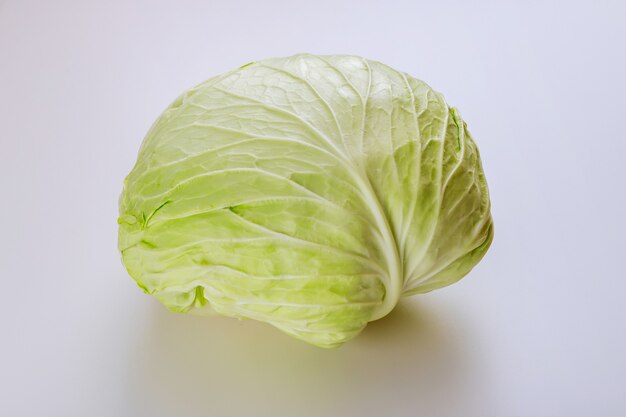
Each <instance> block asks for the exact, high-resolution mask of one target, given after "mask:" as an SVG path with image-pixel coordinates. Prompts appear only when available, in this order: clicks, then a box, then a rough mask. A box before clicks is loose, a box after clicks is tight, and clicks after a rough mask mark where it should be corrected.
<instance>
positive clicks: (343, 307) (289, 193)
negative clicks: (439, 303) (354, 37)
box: [118, 54, 493, 347]
mask: <svg viewBox="0 0 626 417" xmlns="http://www.w3.org/2000/svg"><path fill="white" fill-rule="evenodd" d="M118 223H119V249H120V251H121V253H122V259H123V262H124V265H125V266H126V268H127V270H128V272H129V274H130V275H131V276H132V277H133V278H134V279H135V281H136V282H137V284H138V285H139V286H140V287H141V288H143V290H144V291H145V292H147V293H149V294H153V295H155V296H156V297H157V298H158V299H159V300H160V301H161V302H162V303H163V304H164V305H165V306H167V307H168V308H169V309H170V310H173V311H179V312H192V313H198V314H205V315H210V314H215V313H218V314H221V315H225V316H230V317H237V318H248V319H255V320H260V321H263V322H267V323H270V324H271V325H273V326H275V327H277V328H279V329H281V330H283V331H285V332H287V333H289V334H290V335H293V336H295V337H297V338H299V339H302V340H304V341H306V342H308V343H311V344H314V345H317V346H320V347H335V346H338V345H340V344H342V343H344V342H346V341H347V340H349V339H351V338H352V337H354V336H356V335H357V334H358V333H359V332H360V331H361V330H363V328H364V327H365V326H366V325H367V323H368V322H370V321H372V320H376V319H379V318H381V317H383V316H385V315H386V314H388V313H389V312H390V311H391V310H392V309H393V308H394V306H395V305H396V304H397V303H398V299H399V298H400V297H401V296H403V295H411V294H416V293H423V292H427V291H431V290H434V289H436V288H440V287H443V286H446V285H449V284H451V283H453V282H455V281H457V280H459V279H460V278H461V277H463V276H464V275H466V274H467V273H468V272H469V271H470V270H471V269H472V268H473V266H474V265H476V263H478V261H479V260H480V259H481V258H482V257H483V255H484V254H485V252H486V251H487V249H488V248H489V245H490V244H491V241H492V239H493V224H492V219H491V214H490V202H489V195H488V191H487V184H486V182H485V177H484V175H483V171H482V167H481V162H480V158H479V153H478V149H477V148H476V145H475V144H474V142H473V141H472V138H471V136H470V134H469V132H468V131H467V128H466V124H465V122H463V120H462V119H461V116H460V115H459V112H458V111H457V110H456V109H454V108H452V107H449V106H448V105H447V104H446V102H445V101H444V99H443V97H442V96H441V94H439V93H437V92H435V91H433V90H432V89H431V88H430V87H429V86H428V85H426V84H425V83H424V82H422V81H419V80H417V79H415V78H413V77H411V76H409V75H407V74H404V73H402V72H399V71H396V70H394V69H392V68H390V67H388V66H385V65H383V64H381V63H379V62H375V61H369V60H365V59H362V58H359V57H356V56H315V55H304V54H303V55H296V56H293V57H289V58H279V59H268V60H265V61H260V62H253V63H250V64H247V65H244V66H242V67H241V68H238V69H236V70H233V71H230V72H227V73H225V74H223V75H220V76H217V77H214V78H211V79H209V80H208V81H206V82H204V83H202V84H200V85H198V86H197V87H195V88H192V89H191V90H189V91H187V92H185V93H184V94H183V95H181V96H180V97H179V98H178V99H176V100H175V101H174V103H172V104H171V105H170V106H169V108H167V109H166V110H165V112H164V113H163V114H162V115H161V116H160V118H159V119H158V120H157V121H156V123H155V124H154V125H153V127H152V128H151V130H150V131H149V133H148V135H147V137H146V138H145V140H144V142H143V144H142V146H141V149H140V152H139V156H138V160H137V163H136V165H135V167H134V168H133V170H132V171H131V173H130V174H129V175H128V177H127V178H126V180H125V183H124V191H123V193H122V196H121V198H120V217H119V221H118Z"/></svg>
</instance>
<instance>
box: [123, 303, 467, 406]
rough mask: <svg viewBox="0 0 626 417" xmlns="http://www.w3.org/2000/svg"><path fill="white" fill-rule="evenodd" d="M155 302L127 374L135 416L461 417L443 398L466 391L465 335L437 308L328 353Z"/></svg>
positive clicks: (402, 310) (393, 319) (371, 329)
mask: <svg viewBox="0 0 626 417" xmlns="http://www.w3.org/2000/svg"><path fill="white" fill-rule="evenodd" d="M424 298H427V297H424ZM153 301H154V300H150V302H149V303H148V302H147V303H146V308H148V309H149V310H150V311H149V314H147V315H146V316H147V321H148V322H147V323H146V328H145V330H144V332H143V334H142V337H140V338H139V340H140V342H139V346H137V347H136V355H134V360H133V362H132V363H130V364H129V366H128V379H127V383H128V390H127V393H128V402H129V406H130V408H131V410H130V411H132V412H133V413H134V414H135V415H151V416H153V417H155V416H161V415H163V416H166V415H224V416H230V415H243V414H244V413H253V412H254V413H256V414H257V415H258V412H259V410H264V413H265V412H269V411H270V410H272V411H273V412H275V413H279V414H280V415H282V414H283V413H284V414H285V415H289V414H290V415H298V416H308V415H311V416H313V415H315V416H319V415H323V414H328V413H331V415H344V416H345V415H351V410H352V411H354V410H355V404H359V405H358V409H361V410H363V409H368V410H370V411H371V412H372V414H374V413H376V412H377V411H379V412H380V413H382V415H386V413H388V412H389V411H390V409H389V406H390V403H392V404H394V406H395V407H398V406H403V405H404V406H406V407H411V406H412V405H413V404H420V410H421V411H422V412H426V413H427V412H428V411H429V410H431V411H434V410H438V411H442V409H441V407H444V408H445V409H446V410H448V411H447V412H450V413H453V414H456V415H460V414H459V412H462V411H461V410H456V409H455V408H454V402H453V401H450V398H451V397H454V396H463V395H464V392H465V391H466V390H465V388H464V386H465V385H464V384H465V383H466V382H467V381H465V380H466V379H467V378H466V376H467V372H468V370H467V367H468V363H469V358H468V357H467V355H466V354H465V353H466V350H465V349H463V344H464V342H465V341H466V340H465V339H466V338H465V336H464V334H466V333H467V332H466V331H464V330H463V320H462V317H458V316H457V315H455V314H453V311H452V312H451V311H448V310H445V309H444V308H438V307H436V303H432V302H428V303H426V302H420V300H419V299H416V298H412V299H406V300H403V301H402V302H401V303H400V304H399V305H398V306H397V307H396V308H395V309H394V311H393V312H392V313H390V314H389V315H388V316H387V317H385V318H383V319H381V320H378V321H376V322H372V323H370V324H369V325H368V327H367V328H366V329H365V330H364V331H363V332H362V333H361V334H360V335H359V336H357V337H356V338H355V339H353V340H351V341H349V342H348V343H347V344H345V345H343V346H342V347H340V348H338V349H333V350H326V349H320V348H317V347H313V346H310V345H307V344H305V343H304V342H301V341H299V340H296V339H293V338H291V337H290V336H287V335H286V334H283V333H282V332H280V331H278V330H276V329H274V328H273V327H271V326H269V325H267V324H264V323H259V322H254V321H249V320H246V321H239V320H236V319H231V318H222V317H216V318H205V317H196V316H191V315H185V314H174V313H170V312H168V311H167V310H166V309H165V308H163V307H162V306H161V305H159V304H158V303H157V302H153ZM435 301H437V300H435ZM442 313H443V314H442ZM451 407H452V408H451ZM409 409H411V408H409ZM205 411H206V413H205ZM261 414H263V413H261ZM274 415H276V414H274ZM450 415H451V414H450Z"/></svg>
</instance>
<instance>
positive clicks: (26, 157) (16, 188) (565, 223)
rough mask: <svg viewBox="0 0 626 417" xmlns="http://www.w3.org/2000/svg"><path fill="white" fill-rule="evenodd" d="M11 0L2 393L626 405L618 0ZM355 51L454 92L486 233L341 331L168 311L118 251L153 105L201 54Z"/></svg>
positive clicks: (1, 143) (172, 408) (6, 398)
mask: <svg viewBox="0 0 626 417" xmlns="http://www.w3.org/2000/svg"><path fill="white" fill-rule="evenodd" d="M130 3H131V2H125V1H118V2H112V1H106V2H86V1H76V2H75V3H74V4H69V3H64V2H57V1H55V2H44V1H41V2H33V1H11V0H8V1H6V0H5V1H4V2H0V106H1V107H0V158H1V163H0V182H1V183H0V185H1V187H0V190H1V192H2V194H1V195H2V203H1V204H0V213H1V215H0V230H1V232H0V233H1V234H0V245H1V248H0V249H1V250H0V257H1V262H0V279H1V280H2V281H1V282H2V287H1V288H2V304H1V305H2V314H1V316H0V317H1V318H0V321H1V322H0V324H1V326H2V341H1V344H0V385H1V386H0V415H2V416H11V417H18V416H64V417H71V416H81V417H82V416H90V417H98V416H106V417H110V416H116V417H126V416H149V417H156V416H183V415H184V416H209V415H210V416H220V417H221V416H226V417H228V416H241V415H260V416H261V415H268V416H296V415H298V416H316V417H319V416H435V417H436V416H446V417H451V416H461V417H490V416H494V417H507V416H511V417H524V416H528V417H543V416H546V417H552V416H567V417H576V416H585V417H588V416H603V417H612V416H615V417H617V416H624V415H626V400H625V399H624V397H623V395H624V392H625V389H626V388H625V387H626V331H625V330H626V329H625V326H624V319H625V318H626V299H625V296H626V268H625V266H624V256H625V249H626V243H625V241H624V239H625V236H626V216H625V215H626V168H625V165H626V164H625V162H624V155H626V138H625V134H624V132H625V129H624V121H625V115H624V114H625V113H624V110H625V107H624V98H625V97H626V88H625V81H624V74H625V73H626V62H625V51H626V48H624V43H623V39H625V38H626V29H625V27H626V7H625V3H624V2H621V1H614V2H606V1H595V2H591V1H590V2H588V3H580V2H571V1H562V2H559V3H552V2H547V3H544V2H541V4H539V3H537V4H536V5H532V4H529V3H526V2H520V4H518V5H512V4H509V5H505V4H498V3H496V2H493V4H490V3H492V2H478V3H473V4H471V5H470V4H469V3H470V2H461V1H459V2H457V3H452V2H443V3H442V2H437V1H430V2H426V3H424V4H421V5H419V4H418V2H414V1H406V2H404V3H396V4H392V3H393V2H391V1H390V2H379V3H375V2H369V1H353V2H341V1H337V0H335V1H309V2H299V3H300V4H296V2H286V1H285V2H284V3H281V2H262V1H258V2H256V1H255V2H253V1H250V2H241V1H228V2H227V1H223V2H219V3H217V2H200V1H198V2H184V1H181V2H171V4H165V3H162V2H148V1H146V2H141V3H139V2H134V4H130ZM301 51H308V52H313V53H356V54H360V55H363V56H366V57H368V58H372V59H376V60H380V61H383V62H385V63H387V64H389V65H391V66H393V67H396V68H398V69H401V70H404V71H407V72H409V73H411V74H413V75H415V76H416V77H418V78H421V79H423V80H425V81H427V82H428V83H429V84H431V85H432V86H433V87H434V88H435V89H437V90H439V91H441V92H443V93H444V94H445V95H446V98H447V99H448V101H449V102H450V103H451V104H453V105H455V106H457V107H458V108H459V109H460V110H461V113H462V115H463V117H464V118H465V119H466V120H467V122H468V124H469V127H470V130H471V132H472V134H473V136H474V137H475V138H476V140H477V142H478V145H479V147H480V150H481V152H482V157H483V162H484V166H485V171H486V175H487V179H488V182H489V185H490V189H491V194H492V200H493V214H494V219H495V226H496V235H495V240H494V243H493V246H492V248H491V250H490V251H489V253H488V254H487V256H486V257H485V259H484V260H483V262H482V263H481V264H480V265H479V266H478V267H477V268H476V269H475V270H474V271H473V272H472V273H471V274H470V275H469V276H468V277H467V278H466V279H464V280H463V281H461V282H460V283H458V284H456V285H453V286H451V287H449V288H446V289H443V290H440V291H438V292H435V293H431V294H428V295H425V296H417V297H414V298H411V299H407V300H405V301H404V302H403V303H402V305H401V306H400V308H399V309H398V310H397V311H395V312H394V313H392V314H391V316H390V317H388V318H386V319H383V320H382V321H379V322H376V323H374V324H372V325H371V326H370V327H369V328H368V329H366V331H365V332H364V333H363V334H362V335H361V336H359V337H358V338H357V339H355V340H353V341H352V342H350V343H348V344H347V345H345V346H344V347H342V348H340V349H339V350H333V351H326V350H320V349H317V348H314V347H310V346H308V345H305V344H303V343H302V342H299V341H296V340H294V339H291V338H290V337H288V336H286V335H284V334H282V333H280V332H278V331H276V330H274V329H272V328H270V327H269V326H266V325H263V324H259V323H253V322H238V321H235V320H231V319H202V318H198V317H192V316H186V315H182V314H180V315H178V314H173V313H169V312H167V311H166V310H165V309H164V308H163V307H161V306H160V305H159V304H158V302H157V301H156V300H155V299H151V298H150V297H148V296H146V295H144V294H142V292H141V291H140V290H139V289H138V288H137V287H136V286H135V284H134V283H133V281H132V280H131V279H130V278H129V277H128V276H127V274H126V273H125V271H124V269H123V267H122V265H121V263H120V260H119V256H118V254H117V251H116V237H117V236H116V234H117V227H116V216H117V197H118V194H119V192H120V191H121V184H122V179H123V177H124V176H125V175H126V174H127V172H128V171H129V170H130V168H131V167H132V164H133V163H134V159H135V156H136V152H137V150H138V148H139V144H140V142H141V140H142V138H143V136H144V134H145V132H146V131H147V129H148V128H149V126H150V124H151V123H152V122H153V120H154V119H155V118H156V117H157V116H158V115H159V113H160V112H161V111H162V110H163V109H164V108H165V106H166V105H167V104H169V102H170V101H172V100H173V99H174V98H175V97H176V96H177V95H178V93H180V92H182V91H183V90H184V89H185V88H188V87H190V86H192V85H194V84H196V83H198V82H200V81H203V80H204V79H206V78H208V77H209V76H211V75H214V74H218V73H221V72H223V71H225V70H228V69H231V68H233V67H236V66H239V65H242V64H244V63H246V62H249V61H251V60H255V59H261V58H265V57H269V56H283V55H290V54H292V53H295V52H301Z"/></svg>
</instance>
